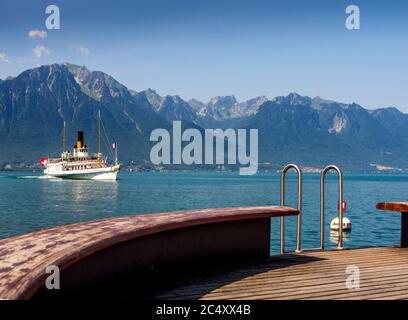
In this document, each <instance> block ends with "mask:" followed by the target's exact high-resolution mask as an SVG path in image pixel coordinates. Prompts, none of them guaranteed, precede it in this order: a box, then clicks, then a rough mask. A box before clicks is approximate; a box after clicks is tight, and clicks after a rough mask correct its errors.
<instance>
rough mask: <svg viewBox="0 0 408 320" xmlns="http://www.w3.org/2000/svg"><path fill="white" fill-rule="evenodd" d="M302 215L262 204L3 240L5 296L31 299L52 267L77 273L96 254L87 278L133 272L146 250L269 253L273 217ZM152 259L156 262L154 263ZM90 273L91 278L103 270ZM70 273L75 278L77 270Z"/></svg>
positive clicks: (0, 273) (0, 279)
mask: <svg viewBox="0 0 408 320" xmlns="http://www.w3.org/2000/svg"><path fill="white" fill-rule="evenodd" d="M298 213H299V212H298V210H296V209H292V208H288V207H277V206H260V207H240V208H223V209H205V210H191V211H178V212H169V213H159V214H146V215H132V216H126V217H119V218H108V219H102V220H95V221H90V222H83V223H77V224H72V225H65V226H60V227H55V228H51V229H45V230H42V231H38V232H34V233H29V234H25V235H21V236H16V237H12V238H7V239H3V240H0V298H1V299H29V298H31V297H32V296H33V295H34V294H36V293H37V291H38V290H39V289H40V288H41V287H43V285H44V283H45V279H46V277H47V276H49V274H46V273H45V269H46V267H47V266H49V265H56V266H58V267H59V269H60V270H61V272H62V271H63V270H70V269H75V268H73V267H74V266H76V265H79V264H80V263H82V262H83V261H87V260H90V257H94V256H95V257H96V258H95V259H94V261H91V262H89V261H88V264H86V263H85V264H84V263H83V264H82V266H81V267H80V268H79V269H78V270H80V271H79V272H82V275H83V273H84V272H85V271H84V270H88V269H92V268H95V264H96V265H97V266H98V267H97V269H99V266H100V267H101V268H100V269H101V273H102V275H101V276H103V272H105V275H106V272H116V271H118V270H121V269H120V267H121V265H120V264H121V263H123V265H126V268H131V267H132V266H133V265H134V264H135V261H136V260H137V259H138V258H139V256H138V255H140V258H141V259H142V257H141V255H142V253H143V252H146V253H148V254H150V255H152V254H154V253H155V250H157V252H158V255H159V253H160V255H161V256H160V257H158V258H157V257H155V259H156V260H155V261H157V259H161V258H164V257H165V256H166V255H165V254H164V253H163V251H162V250H167V251H166V252H165V253H168V254H171V255H174V254H175V253H176V255H177V256H179V257H180V259H184V258H185V255H183V250H185V251H186V252H187V251H188V252H187V253H186V254H188V255H192V254H193V253H192V252H193V251H192V249H195V251H197V252H199V254H201V255H202V256H206V255H208V256H209V257H210V256H211V254H212V253H214V252H215V253H216V254H218V255H219V254H220V253H221V254H222V251H223V250H224V251H225V250H228V251H234V250H235V251H236V252H235V253H239V252H243V253H245V250H247V252H252V251H253V252H254V253H256V254H259V253H261V254H263V255H265V254H268V255H269V245H270V243H269V239H270V219H269V218H271V217H278V216H291V215H297V214H298ZM212 230H216V233H212ZM171 232H177V233H175V234H172V235H171V236H166V237H167V238H166V237H165V238H163V235H168V234H169V233H171ZM207 235H209V236H208V237H207ZM149 237H150V238H149ZM152 237H153V238H152ZM160 237H162V238H160ZM141 239H150V240H149V241H153V240H154V239H156V240H154V241H156V242H153V243H154V245H152V246H151V247H145V246H146V245H147V246H150V244H149V243H152V242H144V244H143V245H142V247H141V248H140V247H135V245H137V242H138V241H141ZM157 239H158V240H157ZM220 239H222V241H220ZM144 241H145V240H144ZM146 243H147V244H146ZM173 243H174V245H173ZM180 243H182V245H181V246H180ZM190 243H191V248H190V247H189V246H190ZM248 243H249V244H248ZM247 244H248V245H247ZM195 246H200V247H199V248H198V247H195ZM237 246H241V247H237ZM246 246H247V247H246ZM184 247H185V249H184ZM245 247H246V248H245ZM137 248H138V249H137ZM162 248H165V249H162ZM169 248H171V249H169ZM139 249H140V250H139ZM199 249H200V250H199ZM124 250H125V251H124ZM137 250H139V251H137ZM143 250H144V251H143ZM206 250H208V252H206ZM115 251H117V252H116V253H115ZM136 252H138V253H137V254H136ZM224 253H227V252H224ZM118 254H120V255H121V256H120V257H122V256H123V255H125V256H126V257H125V258H123V261H122V259H118V256H117V255H118ZM98 255H99V256H98ZM135 255H136V257H135ZM149 258H150V259H151V256H149ZM98 259H99V260H98ZM101 259H102V260H101ZM115 259H116V260H115ZM101 261H102V263H101ZM146 261H148V263H150V262H149V261H150V260H146ZM105 262H106V264H107V265H109V264H111V265H110V267H106V268H105V267H104V266H103V264H105ZM113 262H114V263H113ZM86 268H88V269H86ZM104 268H105V269H104ZM118 268H119V269H118ZM123 268H125V267H124V266H123ZM78 270H76V272H77V275H78ZM88 271H89V273H90V274H91V273H95V272H97V271H98V270H88ZM61 274H62V273H61ZM67 274H70V276H72V275H75V272H71V273H69V272H68V273H67ZM80 277H81V276H80ZM61 279H62V276H61ZM62 289H63V288H62Z"/></svg>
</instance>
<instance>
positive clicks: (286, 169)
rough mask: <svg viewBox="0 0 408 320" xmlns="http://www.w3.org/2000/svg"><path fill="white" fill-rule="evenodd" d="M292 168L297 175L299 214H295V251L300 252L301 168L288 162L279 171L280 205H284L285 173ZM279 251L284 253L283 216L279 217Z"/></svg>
mask: <svg viewBox="0 0 408 320" xmlns="http://www.w3.org/2000/svg"><path fill="white" fill-rule="evenodd" d="M290 169H294V170H295V171H296V172H297V175H298V197H297V209H298V210H299V214H298V216H297V227H296V228H297V229H296V252H301V250H302V249H301V242H302V170H301V169H300V168H299V167H298V166H297V165H296V164H288V165H287V166H285V167H284V168H283V170H282V173H281V193H280V205H281V206H284V205H285V184H286V181H285V180H286V179H285V178H286V173H287V172H288V171H289V170H290ZM280 253H281V254H284V253H285V217H280Z"/></svg>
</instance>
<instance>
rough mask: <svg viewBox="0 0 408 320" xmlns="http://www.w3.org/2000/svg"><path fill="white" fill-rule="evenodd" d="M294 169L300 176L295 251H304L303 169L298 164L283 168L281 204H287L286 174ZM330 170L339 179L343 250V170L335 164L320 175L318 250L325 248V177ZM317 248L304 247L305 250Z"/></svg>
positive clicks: (282, 242) (282, 237) (282, 247)
mask: <svg viewBox="0 0 408 320" xmlns="http://www.w3.org/2000/svg"><path fill="white" fill-rule="evenodd" d="M291 169H294V170H295V171H296V173H297V176H298V195H297V209H298V210H299V215H298V217H297V226H296V250H295V252H297V253H299V252H302V195H303V189H302V170H301V169H300V167H299V166H298V165H296V164H293V163H292V164H288V165H286V166H285V167H284V168H283V169H282V173H281V189H280V205H281V206H284V205H285V189H286V174H287V172H288V171H289V170H291ZM329 171H335V172H337V175H338V179H339V184H338V186H339V187H338V188H339V206H338V207H339V209H338V217H339V241H338V246H337V249H339V250H342V249H343V248H344V246H343V172H342V171H341V169H340V168H339V167H337V166H335V165H328V166H326V167H325V168H324V169H323V171H322V173H321V175H320V247H319V248H317V250H324V247H325V246H324V234H325V233H324V222H325V208H324V206H325V199H324V198H325V191H324V186H325V177H326V174H327V173H328V172H329ZM309 250H316V249H304V250H303V251H309ZM284 253H285V217H280V254H284Z"/></svg>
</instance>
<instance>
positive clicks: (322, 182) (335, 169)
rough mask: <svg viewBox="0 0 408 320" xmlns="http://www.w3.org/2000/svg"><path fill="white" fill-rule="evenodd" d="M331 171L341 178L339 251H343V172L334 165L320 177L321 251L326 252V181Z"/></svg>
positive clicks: (327, 168) (326, 169)
mask: <svg viewBox="0 0 408 320" xmlns="http://www.w3.org/2000/svg"><path fill="white" fill-rule="evenodd" d="M329 171H336V172H337V175H338V178H339V202H338V203H339V204H338V207H339V208H338V211H339V213H338V215H339V242H338V245H337V249H343V172H342V171H341V169H340V168H339V167H337V166H334V165H329V166H327V167H325V168H324V169H323V171H322V174H321V176H320V249H321V250H324V204H325V203H324V179H325V177H326V174H327V173H328V172H329Z"/></svg>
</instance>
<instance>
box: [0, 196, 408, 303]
mask: <svg viewBox="0 0 408 320" xmlns="http://www.w3.org/2000/svg"><path fill="white" fill-rule="evenodd" d="M405 205H406V206H404V205H403V204H401V203H400V204H398V206H392V205H385V204H381V205H378V208H379V209H383V210H397V211H401V212H408V204H405ZM290 216H295V217H299V210H297V209H293V208H288V207H283V206H262V207H239V208H215V209H205V210H190V211H179V212H168V213H159V214H149V215H133V216H126V217H119V218H110V219H103V220H96V221H89V222H83V223H78V224H72V225H67V226H60V227H56V228H51V229H46V230H42V231H38V232H34V233H30V234H26V235H21V236H16V237H12V238H8V239H3V240H0V299H53V298H66V297H68V298H72V297H75V298H78V297H80V296H81V295H84V296H85V297H89V296H92V297H97V296H98V294H99V295H100V296H102V297H103V298H113V299H135V298H148V299H240V300H242V299H408V248H397V247H395V248H365V249H355V250H334V251H314V252H301V253H297V254H289V253H287V254H284V255H280V256H276V257H270V256H269V253H270V252H269V251H270V234H271V229H270V226H271V224H270V218H273V217H290ZM402 216H403V217H402V227H403V228H405V226H407V224H406V221H405V220H406V214H405V213H403V215H402ZM406 231H407V230H405V229H404V230H402V233H401V244H405V240H406V239H407V237H406V234H405V233H406ZM50 265H53V266H57V267H58V268H59V270H60V279H61V289H59V290H49V289H48V288H46V286H45V283H46V279H47V277H48V276H49V274H48V273H47V272H46V269H47V267H48V266H50ZM350 268H351V269H350ZM357 271H358V275H357V274H356V272H357ZM350 272H351V273H350ZM350 276H353V279H352V280H351V283H352V286H350V285H348V282H347V281H349V283H350V278H349V277H350ZM356 276H357V278H356ZM357 279H358V281H357ZM356 281H357V282H358V283H357V282H356Z"/></svg>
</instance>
